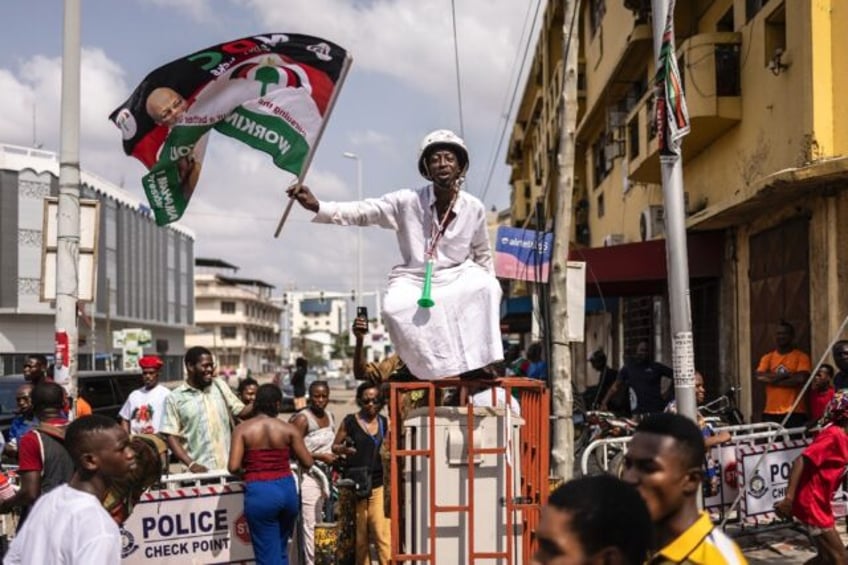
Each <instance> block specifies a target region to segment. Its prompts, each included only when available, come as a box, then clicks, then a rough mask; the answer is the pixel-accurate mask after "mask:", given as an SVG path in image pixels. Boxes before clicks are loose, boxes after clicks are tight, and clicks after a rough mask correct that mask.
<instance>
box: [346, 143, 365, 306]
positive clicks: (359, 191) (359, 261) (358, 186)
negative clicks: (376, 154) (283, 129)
mask: <svg viewBox="0 0 848 565" xmlns="http://www.w3.org/2000/svg"><path fill="white" fill-rule="evenodd" d="M344 157H345V158H347V159H353V160H354V161H356V199H357V200H362V159H360V158H359V155H357V154H356V153H350V152H346V153H344ZM361 304H362V230H361V229H358V230H357V231H356V306H359V305H361Z"/></svg>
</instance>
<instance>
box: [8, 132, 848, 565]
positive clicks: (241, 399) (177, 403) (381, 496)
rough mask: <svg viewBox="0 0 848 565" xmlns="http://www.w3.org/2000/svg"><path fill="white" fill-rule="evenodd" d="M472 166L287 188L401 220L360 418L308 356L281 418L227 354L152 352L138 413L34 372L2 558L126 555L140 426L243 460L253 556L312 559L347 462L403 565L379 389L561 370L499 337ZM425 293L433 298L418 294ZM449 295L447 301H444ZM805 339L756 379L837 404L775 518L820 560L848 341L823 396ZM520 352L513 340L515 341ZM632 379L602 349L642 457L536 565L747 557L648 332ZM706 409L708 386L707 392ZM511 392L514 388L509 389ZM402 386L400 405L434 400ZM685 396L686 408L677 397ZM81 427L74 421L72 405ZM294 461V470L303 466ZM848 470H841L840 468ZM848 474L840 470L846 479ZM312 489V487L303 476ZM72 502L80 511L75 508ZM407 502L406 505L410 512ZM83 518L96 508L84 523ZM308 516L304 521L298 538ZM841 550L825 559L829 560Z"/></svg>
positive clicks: (841, 436) (360, 498) (775, 397)
mask: <svg viewBox="0 0 848 565" xmlns="http://www.w3.org/2000/svg"><path fill="white" fill-rule="evenodd" d="M469 164H470V158H469V153H468V150H467V148H466V146H465V143H464V141H463V140H462V139H461V138H460V137H458V136H457V135H456V134H454V133H453V132H450V131H447V130H437V131H434V132H431V133H430V134H428V135H427V136H425V138H424V139H423V140H422V142H421V145H420V149H419V154H418V160H417V167H418V171H419V172H420V174H421V175H422V176H423V177H424V178H425V179H426V180H427V181H428V184H427V185H425V186H423V187H421V188H419V189H408V190H399V191H396V192H391V193H388V194H386V195H384V196H382V197H380V198H372V199H366V200H363V201H360V202H347V203H338V202H327V201H322V200H319V199H318V198H317V197H316V196H315V195H313V194H312V192H311V190H310V189H309V188H307V187H305V186H302V185H297V186H293V187H292V188H291V189H290V190H289V195H290V196H291V197H292V198H295V199H297V200H298V202H299V203H300V204H301V205H302V206H303V207H304V208H305V209H307V210H309V211H310V212H312V213H314V218H313V221H315V222H317V223H325V224H326V223H329V224H337V225H353V226H379V227H382V228H385V229H390V230H393V231H395V232H396V236H397V242H398V247H399V251H400V254H401V257H402V263H400V264H399V265H398V266H396V267H394V268H393V269H392V272H391V273H390V275H389V284H388V289H387V292H386V296H385V298H384V301H383V305H384V311H383V314H384V320H385V323H386V327H387V329H388V332H389V334H390V338H391V341H392V343H393V344H394V346H395V348H396V351H397V355H395V356H391V357H389V358H386V359H383V360H381V361H379V362H372V363H367V362H366V361H365V359H364V355H363V346H362V340H363V336H364V334H365V333H366V332H367V321H366V320H362V319H359V318H358V319H357V320H356V321H355V322H354V325H353V334H354V336H355V338H356V346H355V358H354V367H353V368H354V374H355V376H356V377H357V378H358V379H360V380H363V381H364V382H363V383H362V384H361V385H360V386H359V387H358V389H357V391H356V403H357V410H356V412H355V413H354V414H351V415H349V416H347V417H345V418H344V419H343V420H342V421H341V422H338V423H337V422H335V421H334V419H333V417H332V415H331V414H330V413H329V412H328V411H327V403H328V402H329V395H330V389H329V386H328V385H327V383H326V382H322V381H315V382H313V383H311V384H310V385H309V395H308V396H309V400H308V403H307V400H306V390H307V388H306V378H305V377H306V364H305V361H303V362H301V361H300V360H298V363H297V366H296V371H295V372H294V374H293V377H292V385H293V386H294V396H295V407H296V409H297V410H298V411H297V413H296V414H295V416H293V417H292V419H291V420H290V421H288V422H287V421H284V420H282V419H281V418H280V417H279V416H280V412H281V409H282V400H283V398H282V394H281V392H280V389H279V386H277V385H275V384H259V383H258V382H256V381H255V380H253V379H245V380H243V381H242V382H241V383H239V387H238V390H237V391H236V392H233V390H232V389H231V388H230V387H229V385H228V384H227V383H226V382H224V380H223V379H222V378H219V377H218V376H217V375H216V367H215V362H214V358H213V355H212V354H211V352H210V351H209V350H208V349H205V348H203V347H192V348H190V349H188V351H186V353H185V357H184V370H185V381H184V382H183V383H181V384H180V385H179V386H177V387H176V388H174V389H173V390H168V389H167V388H165V387H162V386H160V385H159V384H158V375H159V370H160V369H161V367H162V361H161V360H160V359H158V358H157V357H155V356H146V357H143V358H142V359H141V361H140V366H141V369H142V372H143V383H144V384H143V387H142V388H141V389H139V390H138V391H135V392H133V393H132V394H131V395H130V397H129V398H128V399H127V403H126V405H125V406H124V407H122V409H121V411H120V420H121V423H120V424H118V423H116V422H114V421H112V420H111V419H108V418H105V419H104V418H101V417H99V416H96V415H95V416H85V414H86V411H87V412H88V413H89V414H90V412H91V408H90V407H86V405H85V404H84V403H79V400H77V401H76V402H77V403H76V404H74V405H73V407H72V406H71V405H70V404H69V402H68V400H67V396H66V395H65V391H64V389H63V388H62V387H61V386H59V385H57V384H55V383H52V382H50V379H49V376H48V374H47V369H46V366H47V362H46V359H43V358H39V357H37V356H36V357H33V358H31V359H29V360H28V362H27V366H26V367H25V376H26V379H27V385H26V386H24V387H21V389H20V390H19V391H18V396H17V402H18V407H19V409H20V412H21V413H20V420H16V422H15V423H14V424H13V426H12V428H10V430H9V437H7V438H6V440H7V441H6V445H5V447H4V448H3V451H4V453H6V454H7V455H9V456H15V457H17V460H18V462H19V465H20V467H19V469H20V471H19V472H20V479H21V481H20V482H21V488H20V489H19V490H18V491H17V492H14V493H12V494H11V495H10V496H8V497H6V498H5V499H3V490H2V485H0V512H8V511H10V510H12V509H19V510H20V511H21V520H20V527H19V531H18V533H17V535H16V537H15V539H14V541H13V543H12V546H11V548H10V550H9V552H8V554H7V556H6V558H5V560H4V562H5V563H48V562H55V561H56V559H57V558H56V556H61V562H63V563H79V564H88V563H118V562H120V534H119V532H118V528H117V525H116V523H115V520H114V519H113V517H114V514H111V515H110V513H109V512H106V510H104V509H103V504H102V502H101V501H103V499H104V497H105V495H106V493H107V491H108V490H109V488H110V485H111V482H112V481H113V480H114V479H115V478H116V477H118V476H124V475H127V474H128V473H132V471H133V469H134V467H135V466H136V465H137V459H138V458H137V454H136V453H135V452H134V450H133V447H131V443H130V442H131V440H132V438H133V437H142V436H145V435H154V436H160V435H161V436H162V437H164V438H165V441H166V442H167V447H168V448H169V450H170V454H171V456H172V460H173V461H175V463H174V464H176V465H181V466H182V467H183V469H184V470H186V471H188V472H190V473H197V474H200V473H205V472H207V471H210V470H223V469H226V470H228V471H229V472H230V473H233V474H236V475H239V476H240V477H241V478H242V479H243V480H244V483H245V500H244V505H245V506H244V511H245V516H246V519H247V522H248V525H249V531H250V536H251V540H252V542H253V547H254V552H255V556H256V562H257V563H260V564H263V563H268V564H271V563H273V564H279V563H288V562H289V549H288V545H289V539H290V538H292V537H296V538H298V539H299V540H300V544H299V546H300V547H302V548H303V551H302V555H303V557H304V563H307V564H309V563H313V562H314V560H315V553H314V528H315V525H316V522H317V521H318V520H319V519H320V518H321V516H322V513H324V512H325V509H326V504H325V502H326V501H327V500H328V495H329V489H328V485H327V475H328V474H329V473H331V468H336V469H341V473H342V476H343V477H344V479H345V480H346V481H347V483H348V485H349V486H350V487H351V488H352V491H353V495H354V504H353V505H354V507H355V508H354V514H355V520H354V522H355V526H354V529H355V534H356V535H355V550H354V553H355V560H356V563H357V565H369V564H370V562H371V561H370V556H369V552H370V545H371V544H373V545H374V547H375V548H376V552H377V557H378V562H379V563H380V565H387V564H388V563H389V561H390V541H391V539H390V527H389V521H388V519H387V515H388V506H389V505H390V504H391V501H389V500H388V496H387V495H388V494H389V493H388V492H387V491H386V489H385V486H384V483H385V479H386V475H387V473H386V471H385V468H384V464H385V455H384V454H385V451H386V446H387V445H390V442H391V441H392V439H391V430H390V429H389V421H388V420H387V418H386V417H385V416H384V415H383V414H381V411H382V408H383V407H384V399H383V392H382V386H383V385H384V384H385V383H386V382H387V381H389V380H410V379H420V380H425V381H426V380H437V379H442V378H446V377H457V378H459V379H464V380H465V381H466V383H468V384H469V385H470V386H468V387H466V392H465V393H462V394H465V395H466V396H464V397H462V395H461V394H460V395H459V397H458V398H453V399H451V400H447V399H439V401H440V402H443V403H445V404H449V403H450V402H453V403H454V405H468V404H470V405H475V406H493V405H495V406H501V407H504V408H507V407H508V409H509V410H511V411H512V412H515V413H519V414H520V410H521V407H520V406H519V405H518V403H517V401H516V400H515V399H514V398H512V397H511V396H509V395H508V394H507V393H506V390H504V389H502V388H500V387H499V386H498V385H497V383H495V382H494V381H492V380H491V377H492V376H494V375H504V374H506V375H511V376H524V377H529V378H535V379H541V380H546V379H548V366H547V362H546V360H545V354H544V348H543V347H542V345H541V344H540V343H534V344H532V345H530V346H529V347H528V349H527V352H526V358H525V357H524V356H523V354H522V352H521V350H520V348H519V347H517V346H515V345H513V346H508V347H507V348H506V353H505V352H504V345H505V344H504V343H503V342H502V339H501V334H500V326H499V317H500V316H499V306H500V297H501V290H500V286H499V284H498V282H497V279H496V278H495V276H494V270H493V261H492V255H491V247H490V245H489V241H488V226H487V225H486V214H485V209H484V207H483V205H482V203H481V202H480V201H479V200H478V199H477V198H475V197H473V196H472V195H470V194H468V193H467V192H465V191H463V190H462V187H463V184H464V179H465V174H466V172H467V170H468V167H469ZM424 294H426V295H427V300H426V301H425V300H419V299H418V298H419V296H422V295H424ZM434 304H435V307H434ZM793 338H794V331H793V329H792V327H791V326H790V325H789V324H786V323H784V324H781V326H780V328H779V331H778V334H777V348H776V349H775V350H774V351H773V352H770V353H769V354H768V355H766V356H764V357H763V359H762V361H761V363H760V364H759V366H758V367H757V371H756V374H755V378H756V380H757V381H759V382H762V383H763V384H764V386H765V393H766V402H765V406H764V410H763V414H764V417H765V418H767V419H772V420H774V421H781V422H785V423H788V424H789V425H794V424H797V423H804V422H805V421H806V420H807V416H806V414H808V410H809V413H810V414H813V415H815V414H818V413H819V412H821V413H822V417H821V418H822V422H823V424H824V425H825V427H824V428H823V430H822V432H820V433H819V435H818V436H817V437H816V440H815V441H814V443H813V444H811V445H810V446H809V447H808V448H807V450H805V452H804V455H802V457H801V459H799V462H798V463H797V464H796V466H795V468H793V471H792V477H791V479H790V485H789V489H788V490H787V499H786V500H785V501H782V502H781V503H779V504H778V507H777V511H778V512H779V513H782V514H784V515H789V514H791V515H793V516H795V517H796V518H798V519H799V520H800V521H801V522H802V523H804V524H806V525H807V526H808V527H809V529H810V534H811V535H812V536H814V539H815V540H816V546H817V548H818V550H819V555H820V556H821V557H822V559H824V560H826V559H828V558H832V560H831V561H829V562H834V563H844V562H845V560H844V549H841V546H840V547H839V548H838V547H836V546H837V545H838V544H837V543H836V541H837V540H838V537H837V538H834V535H835V530H834V529H833V524H832V522H831V521H829V520H828V519H827V518H828V517H830V518H832V512H830V506H829V500H830V498H829V497H828V496H827V495H828V493H831V494H832V492H831V490H832V489H835V486H836V482H838V477H837V467H839V469H844V468H845V465H846V464H848V456H846V453H848V432H846V430H848V400H846V397H845V395H844V394H843V393H837V394H833V393H832V390H831V389H833V388H834V387H835V388H836V389H839V388H840V387H841V386H843V385H844V386H848V342H839V343H838V344H837V346H836V347H834V351H833V356H834V362H835V364H836V365H837V367H838V368H839V372H838V373H836V374H834V370H833V369H832V368H830V369H829V370H828V367H824V368H823V369H822V371H820V374H818V375H817V377H816V381H815V383H814V386H813V389H812V391H811V392H810V394H809V397H808V399H809V408H808V406H807V399H803V400H804V401H801V400H799V396H800V392H801V386H802V384H803V383H804V382H805V380H806V377H808V376H809V373H810V371H811V366H810V361H809V357H808V356H807V355H806V354H804V353H803V352H801V351H800V350H798V349H797V348H795V347H794V345H793ZM507 345H508V344H507ZM633 353H634V355H633V356H632V360H631V362H630V363H628V364H627V365H626V366H625V367H623V368H621V369H620V370H619V371H615V370H614V369H612V368H611V367H609V365H608V362H607V361H608V360H607V357H606V355H605V354H604V353H603V352H602V351H598V352H595V353H594V354H593V355H592V356H591V357H590V360H589V361H590V364H591V365H592V367H593V368H595V370H597V371H598V372H599V386H598V388H597V389H596V391H595V403H596V404H597V405H598V406H599V407H601V408H602V409H621V410H626V411H629V413H632V414H634V415H637V416H640V423H639V424H638V427H637V428H636V431H635V434H634V435H633V437H632V439H631V441H630V444H629V446H628V451H627V454H626V457H625V463H624V473H623V477H622V479H623V480H621V481H620V480H618V479H615V478H611V477H594V478H585V479H579V480H577V481H572V482H569V483H566V484H565V485H563V486H562V487H560V488H559V489H557V490H556V491H555V492H554V493H552V495H551V496H550V500H549V503H548V505H547V507H546V508H545V509H544V511H543V517H542V521H541V524H540V526H539V528H538V530H537V532H536V537H537V539H538V547H539V549H538V551H537V553H536V555H535V557H534V560H535V562H537V563H540V564H544V563H550V564H555V563H598V564H601V563H603V564H613V565H627V564H634V565H635V564H638V563H644V562H650V563H656V564H661V563H690V564H700V563H704V564H706V563H709V564H713V563H716V564H723V563H733V564H737V563H745V558H744V557H743V555H742V553H741V552H740V551H739V548H738V547H737V546H736V545H735V544H734V543H733V542H732V541H731V540H730V539H728V538H727V536H725V535H724V533H723V532H722V531H721V530H720V529H718V528H716V527H715V526H714V525H713V523H712V521H711V520H710V517H709V515H708V514H705V513H703V512H700V511H699V510H698V503H697V498H698V495H699V492H700V491H701V488H702V484H703V479H704V473H705V471H704V465H703V463H704V456H705V450H706V448H707V447H708V446H709V445H711V444H712V443H714V442H717V443H720V442H722V441H725V440H726V439H725V438H723V437H722V436H717V437H712V435H713V434H710V433H708V431H709V430H706V429H705V426H703V425H701V426H699V425H698V424H696V423H694V422H692V421H690V420H688V419H686V418H684V417H682V416H680V415H677V414H675V413H674V410H673V398H672V392H673V388H672V387H669V386H666V385H667V381H668V380H669V379H670V378H671V377H672V371H671V369H670V368H669V367H667V366H665V365H662V364H661V363H658V362H656V361H654V360H653V359H652V358H651V355H650V348H649V344H648V343H646V342H642V343H639V344H638V345H637V347H636V349H635V351H634V352H633ZM698 395H699V401H701V399H703V398H704V396H705V391H704V383H703V378H702V377H701V380H700V384H699V385H698ZM508 396H509V397H508ZM421 400H422V398H421V397H420V395H418V396H417V395H416V394H414V393H410V394H406V395H404V397H403V401H402V405H401V407H400V410H401V411H402V412H403V411H406V410H409V409H411V408H412V407H413V406H415V405H416V403H418V402H421ZM669 408H670V409H669ZM71 413H73V414H75V416H76V419H75V420H74V421H73V422H72V423H70V424H69V423H68V422H69V419H68V415H69V414H71ZM292 460H296V461H297V463H298V465H297V470H296V471H295V470H294V468H293V466H292V464H291V461H292ZM840 466H841V467H840ZM839 477H841V474H839ZM297 481H299V482H300V489H299V491H298V488H297V484H296V482H297ZM64 500H73V501H74V510H73V511H72V512H71V511H68V510H67V509H66V508H63V506H64V504H63V501H64ZM398 503H399V502H398V501H395V504H398ZM81 513H85V517H84V518H83V517H82V515H81ZM298 517H302V521H301V522H302V524H301V528H302V529H301V530H300V531H295V527H296V521H297V519H298ZM823 562H824V561H823Z"/></svg>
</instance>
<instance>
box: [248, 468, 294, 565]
mask: <svg viewBox="0 0 848 565" xmlns="http://www.w3.org/2000/svg"><path fill="white" fill-rule="evenodd" d="M244 490H245V492H244V515H245V517H246V518H247V526H248V527H249V528H250V540H251V542H253V554H254V556H255V559H256V563H257V564H258V565H288V563H289V557H288V543H289V537H291V533H292V529H293V528H294V523H295V520H296V519H297V515H298V512H299V511H300V500H298V496H297V488H296V487H295V483H294V477H293V476H291V475H289V476H288V477H283V478H281V479H274V480H271V481H251V482H248V483H246V484H245V487H244Z"/></svg>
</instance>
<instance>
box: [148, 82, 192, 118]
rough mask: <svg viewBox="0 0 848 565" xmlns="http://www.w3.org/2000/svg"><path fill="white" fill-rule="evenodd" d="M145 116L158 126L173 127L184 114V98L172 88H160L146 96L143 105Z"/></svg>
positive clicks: (185, 105)
mask: <svg viewBox="0 0 848 565" xmlns="http://www.w3.org/2000/svg"><path fill="white" fill-rule="evenodd" d="M144 107H145V109H146V110H147V114H148V115H149V116H150V117H151V118H153V121H154V122H156V123H157V124H158V125H160V126H167V127H169V128H170V127H173V126H175V125H176V124H177V122H178V121H179V119H180V117H182V115H183V114H184V113H185V111H186V109H187V108H188V105H187V104H186V101H185V98H183V97H182V96H180V94H179V93H178V92H177V91H175V90H174V89H172V88H168V87H167V86H160V87H159V88H154V89H153V91H152V92H151V93H150V94H149V95H148V96H147V101H146V102H145V105H144Z"/></svg>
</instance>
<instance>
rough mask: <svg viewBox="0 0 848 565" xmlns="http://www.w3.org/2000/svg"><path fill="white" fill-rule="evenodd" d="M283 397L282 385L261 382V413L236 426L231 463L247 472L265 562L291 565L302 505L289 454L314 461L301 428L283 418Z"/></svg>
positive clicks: (250, 519) (247, 505)
mask: <svg viewBox="0 0 848 565" xmlns="http://www.w3.org/2000/svg"><path fill="white" fill-rule="evenodd" d="M282 403H283V395H282V393H281V392H280V389H279V388H278V387H276V386H274V385H272V384H264V385H262V386H260V387H259V389H258V390H257V392H256V401H255V404H254V407H255V408H254V413H255V416H254V417H253V418H251V419H250V420H246V421H245V422H243V423H241V424H239V425H238V426H237V427H236V429H235V431H234V432H233V439H232V446H231V448H230V461H229V465H228V466H227V468H228V469H229V471H230V472H231V473H234V474H242V475H243V477H244V482H245V493H244V514H245V516H246V517H247V524H248V527H249V528H250V538H251V541H252V542H253V552H254V555H255V559H256V563H257V564H259V565H264V564H268V565H270V564H274V565H280V564H282V565H288V562H289V560H288V548H287V546H288V539H289V537H290V536H291V533H292V529H293V528H294V524H295V520H296V519H297V515H298V512H299V510H300V501H299V500H298V494H297V487H296V486H295V480H294V477H293V476H292V472H291V467H290V465H289V459H290V458H291V457H292V456H294V457H296V458H297V460H298V461H299V462H300V464H301V465H302V466H303V467H304V468H305V469H308V468H310V467H312V464H313V459H312V455H311V454H310V453H309V450H308V449H306V445H305V444H304V442H303V436H302V435H301V433H300V431H299V430H298V429H297V428H296V427H294V426H293V425H291V424H289V423H287V422H284V421H282V420H280V419H278V418H277V415H278V414H279V413H280V410H281V407H282Z"/></svg>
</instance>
